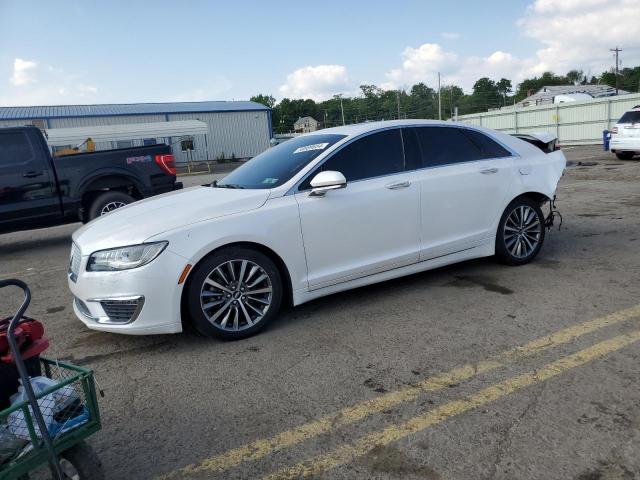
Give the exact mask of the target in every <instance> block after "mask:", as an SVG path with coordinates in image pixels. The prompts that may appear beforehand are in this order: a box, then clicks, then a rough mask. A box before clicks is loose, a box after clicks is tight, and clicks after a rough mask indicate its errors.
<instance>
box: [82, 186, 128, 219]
mask: <svg viewBox="0 0 640 480" xmlns="http://www.w3.org/2000/svg"><path fill="white" fill-rule="evenodd" d="M135 201H136V199H135V198H133V197H132V196H131V195H127V194H126V193H123V192H104V193H101V194H100V195H98V196H97V197H96V198H94V199H93V202H92V203H91V205H90V206H89V220H93V219H94V218H97V217H99V216H100V215H105V214H106V213H109V212H112V211H113V210H116V209H118V208H120V207H124V206H125V205H129V204H130V203H133V202H135Z"/></svg>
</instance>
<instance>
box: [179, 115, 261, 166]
mask: <svg viewBox="0 0 640 480" xmlns="http://www.w3.org/2000/svg"><path fill="white" fill-rule="evenodd" d="M268 115H269V114H268V112H266V111H254V112H251V111H249V112H219V113H218V112H212V113H179V114H178V113H172V114H169V120H170V121H171V120H201V121H203V122H205V123H206V124H207V125H209V134H208V135H196V136H195V137H194V144H195V145H194V146H195V151H194V152H192V153H191V154H189V153H187V152H182V151H181V149H180V143H179V142H177V143H175V144H174V147H173V150H174V155H175V156H176V161H178V162H180V161H187V160H188V159H189V156H190V157H191V160H215V159H216V158H218V157H219V156H220V155H224V157H225V158H231V155H232V154H233V155H235V157H236V158H250V157H255V156H256V155H257V154H259V153H261V152H263V151H265V150H266V149H267V148H269V140H270V135H271V132H270V131H269V116H268ZM174 141H177V139H175V140H174Z"/></svg>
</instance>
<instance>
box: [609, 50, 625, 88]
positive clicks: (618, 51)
mask: <svg viewBox="0 0 640 480" xmlns="http://www.w3.org/2000/svg"><path fill="white" fill-rule="evenodd" d="M609 51H610V52H616V95H618V65H619V63H618V54H619V53H620V52H621V51H622V49H621V48H618V47H617V46H616V48H610V49H609Z"/></svg>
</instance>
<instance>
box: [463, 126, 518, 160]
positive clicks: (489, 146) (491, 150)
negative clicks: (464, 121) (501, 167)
mask: <svg viewBox="0 0 640 480" xmlns="http://www.w3.org/2000/svg"><path fill="white" fill-rule="evenodd" d="M463 131H464V134H465V135H466V136H467V137H469V138H470V139H471V141H472V142H473V143H475V144H476V145H477V146H478V147H479V148H480V151H481V152H482V157H483V158H504V157H510V156H511V153H510V152H509V150H507V149H506V148H504V147H503V146H502V145H500V144H499V143H498V142H496V141H495V140H493V139H491V138H489V137H488V136H487V135H485V134H484V133H481V132H478V131H476V130H466V129H465V130H463Z"/></svg>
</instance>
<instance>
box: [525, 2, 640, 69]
mask: <svg viewBox="0 0 640 480" xmlns="http://www.w3.org/2000/svg"><path fill="white" fill-rule="evenodd" d="M639 19H640V0H536V1H535V2H534V3H533V4H532V5H530V6H529V8H528V9H527V12H526V14H525V16H524V17H523V18H522V19H520V20H519V22H518V24H519V26H520V27H521V28H522V30H523V33H524V34H525V35H526V36H528V37H531V38H533V39H534V40H537V41H538V42H539V43H540V44H541V45H542V48H540V49H539V50H538V51H537V52H536V55H535V62H534V65H532V66H531V68H530V71H531V72H532V73H536V74H539V73H542V72H544V71H545V70H552V71H554V72H556V73H565V72H566V71H568V70H571V69H574V68H575V69H582V70H584V71H585V72H591V74H599V73H600V72H602V71H603V70H607V69H609V68H611V67H612V66H613V64H614V61H613V59H612V56H611V52H610V51H609V48H613V47H615V46H616V45H618V46H620V47H621V48H622V49H623V54H622V60H623V62H624V64H626V65H627V66H631V65H637V64H638V63H639V62H640V21H639Z"/></svg>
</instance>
